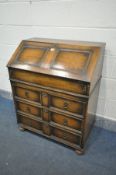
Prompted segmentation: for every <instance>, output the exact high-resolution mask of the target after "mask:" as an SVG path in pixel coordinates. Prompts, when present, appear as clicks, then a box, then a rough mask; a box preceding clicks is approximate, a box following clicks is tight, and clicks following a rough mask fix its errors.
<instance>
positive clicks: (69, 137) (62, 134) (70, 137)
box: [52, 127, 81, 145]
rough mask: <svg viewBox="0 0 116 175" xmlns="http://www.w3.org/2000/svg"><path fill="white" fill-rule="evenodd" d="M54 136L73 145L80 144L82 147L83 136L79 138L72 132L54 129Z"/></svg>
mask: <svg viewBox="0 0 116 175" xmlns="http://www.w3.org/2000/svg"><path fill="white" fill-rule="evenodd" d="M52 134H53V135H54V136H55V137H58V138H60V139H63V140H66V141H68V142H71V143H73V144H78V145H80V142H81V136H78V135H76V134H72V133H70V132H67V131H63V130H61V129H57V128H55V127H54V128H52Z"/></svg>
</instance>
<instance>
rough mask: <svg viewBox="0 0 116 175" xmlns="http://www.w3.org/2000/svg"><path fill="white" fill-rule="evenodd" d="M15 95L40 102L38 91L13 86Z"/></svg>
mask: <svg viewBox="0 0 116 175" xmlns="http://www.w3.org/2000/svg"><path fill="white" fill-rule="evenodd" d="M14 91H15V96H17V97H21V98H24V99H27V100H30V101H34V102H38V103H40V92H37V91H32V90H28V89H25V88H22V87H15V90H14Z"/></svg>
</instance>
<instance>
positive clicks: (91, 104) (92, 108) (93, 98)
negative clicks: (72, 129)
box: [82, 79, 101, 146]
mask: <svg viewBox="0 0 116 175" xmlns="http://www.w3.org/2000/svg"><path fill="white" fill-rule="evenodd" d="M100 81H101V79H100V80H99V81H98V82H97V84H96V86H95V88H94V89H93V91H92V93H91V95H90V97H89V101H88V105H87V109H86V114H85V123H84V134H83V140H82V145H83V146H84V145H85V142H86V140H87V138H88V135H89V133H90V131H91V129H92V126H93V124H94V121H95V117H96V110H97V103H98V96H99V87H100Z"/></svg>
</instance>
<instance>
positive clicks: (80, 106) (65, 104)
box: [51, 96, 84, 115]
mask: <svg viewBox="0 0 116 175" xmlns="http://www.w3.org/2000/svg"><path fill="white" fill-rule="evenodd" d="M51 106H53V107H55V108H59V109H62V110H66V111H69V112H72V113H76V114H80V115H83V111H84V103H83V102H74V101H70V100H67V99H63V98H59V97H53V96H52V97H51Z"/></svg>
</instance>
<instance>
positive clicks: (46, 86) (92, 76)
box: [8, 38, 105, 154]
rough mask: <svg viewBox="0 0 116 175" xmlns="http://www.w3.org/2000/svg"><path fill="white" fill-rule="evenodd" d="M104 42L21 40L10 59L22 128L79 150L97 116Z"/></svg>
mask: <svg viewBox="0 0 116 175" xmlns="http://www.w3.org/2000/svg"><path fill="white" fill-rule="evenodd" d="M104 48H105V43H95V42H92V43H91V42H77V41H68V40H65V41H64V40H52V39H39V38H33V39H29V40H23V41H22V42H21V43H20V45H19V46H18V48H17V49H16V51H15V53H14V54H13V56H12V58H11V59H10V61H9V63H8V70H9V77H10V82H11V86H12V92H13V97H14V102H15V107H16V114H17V122H18V124H19V127H20V129H22V130H23V129H27V130H30V131H33V132H35V133H38V134H40V135H43V136H45V137H47V138H50V139H53V140H56V141H58V142H60V143H63V144H65V145H68V146H70V147H72V148H74V149H75V150H76V152H77V153H79V154H81V153H83V151H84V148H85V142H86V140H87V137H88V134H89V132H90V130H91V127H92V125H93V123H94V120H95V113H96V108H97V100H98V94H99V85H100V79H101V72H102V65H103V54H104Z"/></svg>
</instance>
